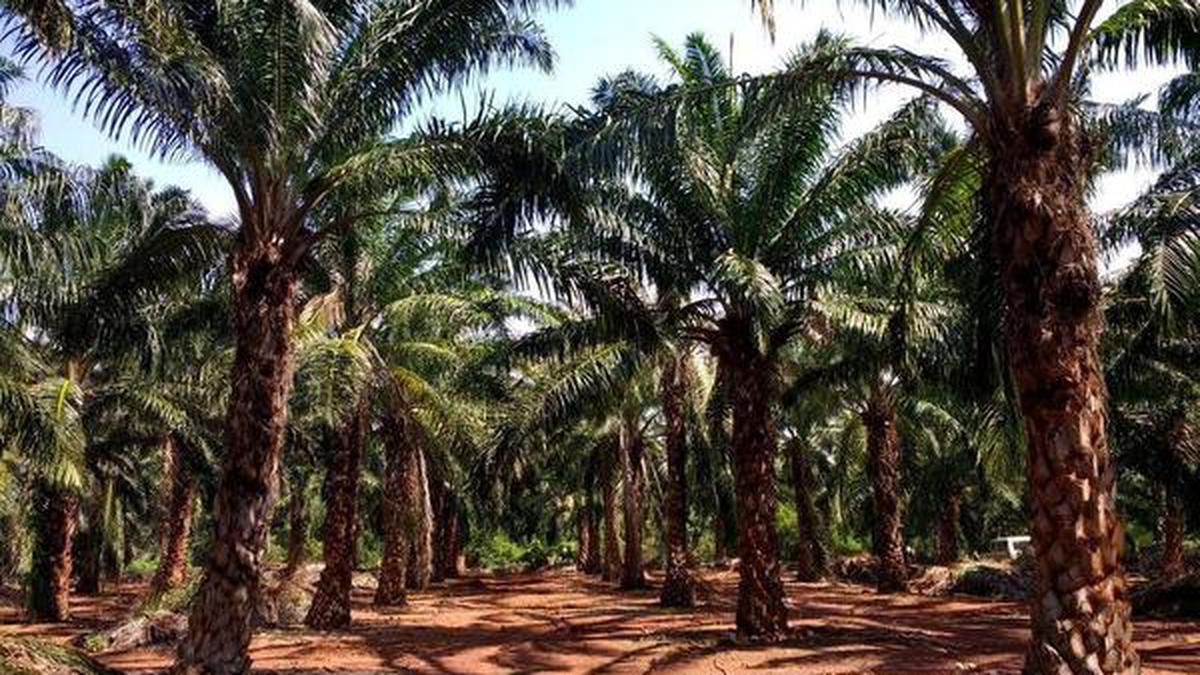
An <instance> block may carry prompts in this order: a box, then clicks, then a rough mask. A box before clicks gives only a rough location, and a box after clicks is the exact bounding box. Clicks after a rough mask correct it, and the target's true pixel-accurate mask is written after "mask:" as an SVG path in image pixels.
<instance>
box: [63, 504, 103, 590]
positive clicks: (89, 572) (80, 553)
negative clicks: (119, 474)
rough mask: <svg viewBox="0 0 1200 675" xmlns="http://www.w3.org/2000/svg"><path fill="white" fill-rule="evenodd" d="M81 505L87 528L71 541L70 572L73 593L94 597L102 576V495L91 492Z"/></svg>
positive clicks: (99, 586)
mask: <svg viewBox="0 0 1200 675" xmlns="http://www.w3.org/2000/svg"><path fill="white" fill-rule="evenodd" d="M83 504H84V505H83V506H81V507H80V508H81V509H83V510H84V512H85V518H84V519H85V520H86V521H88V527H87V528H86V529H83V531H81V532H78V533H77V534H76V536H75V538H74V540H73V541H72V545H71V548H72V550H71V558H72V561H71V562H72V571H73V572H74V574H75V592H76V593H78V594H80V595H96V594H97V593H99V592H100V588H101V583H100V581H101V578H102V577H103V576H104V537H103V535H102V534H101V532H100V524H99V523H100V517H101V516H100V510H101V508H102V506H101V504H103V493H102V492H99V491H98V490H97V491H93V493H92V494H91V495H89V496H88V497H87V499H86V500H84V502H83ZM77 529H78V528H77Z"/></svg>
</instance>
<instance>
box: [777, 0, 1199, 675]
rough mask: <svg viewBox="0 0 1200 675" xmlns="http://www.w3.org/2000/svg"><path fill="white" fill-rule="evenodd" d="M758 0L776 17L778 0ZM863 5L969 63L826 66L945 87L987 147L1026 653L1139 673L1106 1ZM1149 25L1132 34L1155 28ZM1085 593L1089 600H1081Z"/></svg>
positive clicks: (1054, 666) (988, 210)
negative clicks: (1028, 600) (1104, 312)
mask: <svg viewBox="0 0 1200 675" xmlns="http://www.w3.org/2000/svg"><path fill="white" fill-rule="evenodd" d="M754 4H756V5H758V6H759V7H760V8H761V9H762V11H763V15H764V17H767V18H769V17H771V15H772V11H771V10H772V5H773V4H774V3H773V2H772V0H755V3H754ZM861 4H863V5H866V6H869V7H871V8H872V9H876V10H880V11H882V12H884V13H885V14H887V15H890V16H895V17H897V18H900V19H903V20H909V21H912V22H913V23H915V24H917V25H918V26H920V27H921V28H923V29H927V30H931V31H937V32H940V33H943V34H945V35H946V36H948V37H949V38H950V39H951V40H952V41H953V42H954V44H955V45H956V46H957V48H958V50H959V51H960V52H961V54H962V56H963V57H964V59H965V61H966V63H967V64H969V69H970V71H969V72H970V75H969V76H966V77H964V76H960V75H957V74H956V73H955V72H954V70H953V68H952V67H951V66H950V65H948V64H946V63H945V62H943V61H940V60H938V59H934V58H928V57H925V56H921V55H916V54H913V53H911V52H908V51H904V50H899V49H892V50H874V49H855V50H849V51H847V52H844V53H842V54H840V55H838V56H836V57H835V58H832V59H831V60H830V62H829V66H830V71H831V72H836V73H839V74H854V75H858V76H861V77H863V78H864V79H866V80H868V81H876V82H878V81H884V82H895V83H900V84H904V85H908V86H912V87H915V88H917V89H919V90H920V91H923V92H925V93H926V94H928V95H931V96H935V97H937V98H938V100H940V101H942V102H944V103H946V104H947V105H949V106H951V107H952V108H954V109H955V110H956V111H958V112H959V113H960V114H961V115H962V116H963V118H964V119H965V120H966V122H967V124H968V125H969V126H970V127H971V129H972V131H973V133H974V134H975V135H976V136H977V138H978V139H979V142H980V143H981V144H982V145H983V147H984V148H985V149H986V151H987V156H988V158H989V159H988V166H987V169H986V172H985V180H984V183H983V190H982V196H983V209H984V214H985V215H984V218H985V220H986V221H987V223H988V233H989V235H990V241H991V242H992V244H991V246H992V249H993V251H994V255H995V259H996V261H997V262H998V264H999V272H1000V279H1001V285H1002V288H1003V291H1004V299H1005V304H1006V308H1007V320H1006V324H1005V330H1006V346H1007V356H1008V359H1009V366H1010V370H1011V372H1012V376H1013V380H1014V388H1015V390H1016V392H1017V396H1018V399H1019V401H1020V407H1021V414H1022V417H1023V420H1024V424H1025V432H1026V433H1025V435H1026V438H1027V439H1028V455H1029V465H1030V467H1031V471H1030V479H1031V487H1032V489H1031V493H1032V501H1033V508H1034V513H1033V539H1034V548H1035V550H1036V551H1037V555H1038V558H1037V559H1038V565H1037V574H1036V575H1035V587H1036V591H1035V593H1034V603H1033V607H1032V615H1031V619H1032V627H1033V637H1032V640H1031V645H1030V649H1029V651H1028V654H1027V657H1026V663H1027V666H1026V667H1027V669H1028V670H1029V671H1030V672H1036V673H1054V672H1060V671H1062V670H1063V669H1066V671H1067V672H1072V673H1084V672H1089V671H1094V670H1096V669H1097V668H1099V669H1100V671H1101V672H1104V673H1124V672H1134V671H1136V670H1137V668H1138V665H1137V663H1138V659H1137V655H1136V652H1135V651H1134V649H1133V646H1132V645H1133V642H1132V630H1131V623H1130V619H1129V602H1128V587H1127V584H1126V582H1125V576H1124V573H1123V571H1122V568H1121V564H1120V554H1119V552H1120V548H1121V537H1122V534H1121V532H1122V530H1121V527H1120V523H1119V519H1118V517H1117V513H1116V508H1115V505H1114V503H1113V497H1112V495H1113V482H1112V479H1113V475H1114V474H1113V472H1112V471H1111V470H1110V468H1111V466H1112V458H1111V453H1110V451H1109V447H1108V437H1107V431H1106V428H1105V417H1104V409H1105V393H1104V387H1103V374H1102V369H1101V367H1100V364H1099V361H1098V356H1097V348H1098V344H1099V338H1100V300H1101V285H1100V281H1099V276H1098V271H1097V246H1096V239H1095V235H1094V233H1093V232H1092V229H1091V223H1090V221H1089V218H1088V216H1087V210H1086V205H1085V201H1084V197H1085V191H1086V186H1087V177H1088V173H1089V157H1088V152H1087V147H1088V146H1087V139H1086V138H1085V134H1084V133H1083V130H1082V127H1081V124H1080V121H1079V118H1078V116H1077V115H1076V113H1075V109H1074V107H1073V103H1074V101H1073V96H1072V93H1073V91H1074V87H1073V85H1074V84H1075V82H1076V81H1077V79H1078V78H1079V77H1080V76H1081V73H1082V66H1083V64H1085V63H1086V61H1087V51H1088V48H1089V44H1090V43H1091V40H1092V38H1093V35H1094V33H1093V29H1094V24H1095V22H1096V19H1097V16H1098V14H1099V13H1100V10H1101V9H1102V6H1103V4H1104V3H1103V0H1083V2H1080V3H1074V5H1075V6H1074V9H1075V11H1074V12H1072V11H1071V10H1072V9H1073V6H1072V5H1073V3H1068V2H1065V1H1059V0H1035V1H1033V2H1026V0H1000V1H998V2H991V3H985V2H974V1H972V0H963V1H960V0H944V1H943V0H936V1H934V2H926V1H924V0H862V2H861ZM1133 4H1140V5H1143V6H1149V5H1157V4H1159V3H1153V2H1146V3H1133ZM1168 4H1172V5H1174V4H1185V3H1168ZM1146 26H1147V24H1142V25H1141V26H1139V27H1137V28H1136V29H1134V30H1132V31H1130V35H1136V36H1152V35H1153V34H1152V33H1151V32H1150V31H1149V30H1147V28H1146ZM1174 44H1175V46H1176V47H1177V45H1178V43H1177V41H1176V42H1175V43H1174ZM1160 46H1161V43H1160ZM1170 47H1171V44H1170V43H1168V44H1167V45H1166V46H1165V47H1163V48H1159V49H1157V50H1153V51H1151V56H1158V55H1163V54H1166V53H1169V52H1172V49H1171V48H1170ZM1130 54H1131V55H1132V54H1133V52H1132V51H1131V52H1130ZM1060 513H1061V515H1060ZM1082 596H1086V598H1087V602H1077V601H1075V600H1073V598H1075V597H1082ZM1097 618H1099V620H1097Z"/></svg>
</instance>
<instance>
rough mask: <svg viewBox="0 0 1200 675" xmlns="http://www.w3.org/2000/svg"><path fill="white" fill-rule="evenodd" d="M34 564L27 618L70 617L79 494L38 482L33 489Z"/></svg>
mask: <svg viewBox="0 0 1200 675" xmlns="http://www.w3.org/2000/svg"><path fill="white" fill-rule="evenodd" d="M33 513H34V518H35V521H34V524H33V531H34V532H33V535H34V544H33V568H32V569H31V570H30V575H29V576H30V580H29V618H30V621H31V622H34V623H58V622H62V621H67V620H68V619H70V618H71V539H72V538H73V537H74V536H75V527H76V524H77V522H78V520H79V498H78V497H76V496H75V495H73V494H70V493H68V492H64V491H61V490H57V489H54V488H52V487H50V486H48V485H44V484H41V483H39V484H38V485H37V486H36V487H35V488H34V490H33Z"/></svg>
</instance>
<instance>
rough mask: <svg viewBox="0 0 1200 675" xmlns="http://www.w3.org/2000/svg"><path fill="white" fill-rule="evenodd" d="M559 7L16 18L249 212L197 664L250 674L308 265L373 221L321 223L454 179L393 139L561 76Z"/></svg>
mask: <svg viewBox="0 0 1200 675" xmlns="http://www.w3.org/2000/svg"><path fill="white" fill-rule="evenodd" d="M559 4H565V3H563V2H558V1H556V0H545V1H542V0H435V1H432V2H411V1H409V0H389V1H386V2H365V1H359V2H334V3H324V2H323V3H319V4H313V3H295V2H272V3H266V4H263V3H249V2H248V3H227V2H215V1H208V2H200V3H179V2H169V3H156V4H154V5H131V4H128V3H118V2H95V3H86V4H82V5H80V4H76V3H73V2H67V1H66V0H51V1H50V2H32V3H31V2H25V1H21V0H18V1H14V2H6V3H5V9H6V12H7V14H8V15H9V17H10V23H11V25H12V28H13V30H14V38H15V40H16V43H17V45H18V46H17V50H18V51H19V52H20V53H22V54H23V55H24V56H25V57H26V58H29V59H41V60H43V61H44V62H45V63H46V64H47V65H48V68H47V69H46V77H47V79H48V80H49V81H50V82H51V83H53V84H55V85H58V86H61V87H63V88H65V89H72V90H74V91H76V92H78V93H79V94H80V95H81V96H82V98H83V100H85V101H87V104H86V106H85V110H86V111H88V112H89V113H90V114H91V115H92V116H93V117H95V118H96V119H97V120H99V121H101V122H102V123H103V124H104V126H105V128H106V129H107V130H108V131H109V132H111V133H112V134H114V135H123V136H127V137H129V138H132V139H134V140H136V141H140V142H143V143H146V144H147V145H149V146H150V147H151V148H153V149H154V151H156V152H158V153H160V154H163V155H181V154H190V155H192V156H196V157H199V158H201V159H202V160H204V161H205V162H207V163H208V164H210V165H211V166H213V167H214V168H216V169H217V170H218V171H219V172H220V173H221V175H222V176H223V177H224V178H225V179H226V181H227V182H228V184H229V187H230V189H231V190H232V192H233V194H234V197H235V199H236V203H237V215H238V219H239V225H240V227H239V231H238V237H237V245H236V247H235V248H234V251H233V253H232V256H231V263H230V265H229V267H230V273H231V278H232V281H233V303H232V304H233V317H234V320H233V324H234V332H235V336H236V343H237V350H236V354H235V359H234V365H233V371H232V372H233V378H232V388H233V393H232V395H231V396H230V400H229V412H228V417H227V422H226V445H227V449H226V454H225V466H224V469H223V476H222V480H221V488H220V489H219V491H218V497H217V500H216V503H215V512H216V519H215V523H216V525H215V536H214V537H213V549H212V551H211V555H210V556H209V559H208V562H207V565H206V570H205V577H204V581H203V582H202V584H201V588H200V591H199V593H198V595H197V599H196V601H195V603H194V604H193V610H192V614H191V621H190V623H189V625H188V639H187V640H185V641H184V642H183V643H182V645H181V647H180V651H179V662H180V664H181V665H182V666H190V667H196V668H199V669H201V670H204V671H210V672H222V673H226V672H245V671H247V670H248V669H249V657H248V653H247V648H248V646H249V642H250V633H251V614H252V611H251V609H252V606H253V598H254V596H255V593H256V588H257V584H258V580H259V567H260V562H261V560H260V559H261V551H262V549H263V544H264V542H265V537H266V524H267V522H266V521H267V516H268V514H269V513H270V511H271V507H272V503H273V501H274V499H273V498H274V493H275V481H276V474H277V471H278V464H279V455H280V451H281V449H282V445H283V436H284V429H285V428H286V425H287V400H288V395H289V392H290V390H291V386H292V378H293V365H292V347H291V333H292V328H293V323H294V319H295V314H296V311H297V291H298V281H299V277H300V275H299V270H298V265H299V264H300V261H301V260H302V259H303V258H304V257H305V254H306V253H307V252H308V251H309V249H310V248H311V247H312V246H313V244H314V243H315V242H317V241H318V240H320V239H321V238H323V237H324V236H326V235H328V234H329V233H332V232H336V231H340V230H344V229H348V228H351V227H353V226H354V225H355V224H356V223H357V222H358V221H360V220H362V219H363V218H366V217H369V216H371V215H372V213H370V212H366V211H363V212H359V211H355V212H351V213H347V214H343V215H342V217H341V218H340V219H339V220H337V221H333V222H326V221H321V220H318V216H319V215H320V214H319V211H320V207H321V205H322V204H323V203H324V202H326V201H327V200H333V201H339V203H348V202H346V201H345V200H337V197H338V195H339V194H341V193H345V192H354V191H356V190H357V191H362V190H363V189H364V185H366V184H368V183H374V184H385V185H386V189H387V190H388V191H390V190H392V189H393V187H394V184H395V183H396V182H399V181H403V180H404V179H405V178H406V177H411V176H413V175H417V174H428V173H430V172H440V171H448V170H450V169H451V167H453V166H459V165H460V164H461V162H455V161H452V159H451V158H452V157H455V156H458V155H460V154H461V153H459V152H456V150H457V149H458V148H457V147H455V148H448V147H447V144H444V143H439V142H437V141H430V142H412V141H387V140H383V138H384V136H385V135H386V134H387V133H389V132H390V131H391V130H392V129H394V128H395V127H396V126H397V124H398V123H399V122H401V120H402V119H403V118H404V117H405V116H407V115H408V114H409V113H411V112H412V110H413V109H414V108H415V107H416V106H417V105H418V104H419V103H420V102H421V101H422V100H424V99H425V98H426V97H427V96H428V95H429V94H430V92H433V91H436V90H439V89H442V88H444V87H446V86H447V85H451V84H454V83H457V82H460V81H462V79H463V78H464V77H466V76H467V75H469V74H471V73H473V72H478V71H480V70H484V69H486V68H488V67H489V66H491V65H493V64H496V63H506V62H532V63H534V64H536V65H539V66H541V67H543V68H548V67H549V66H550V63H551V59H552V55H551V52H550V50H549V48H548V46H547V44H546V43H545V41H544V40H543V38H542V35H541V33H540V31H539V29H538V27H537V26H536V25H535V24H533V23H531V22H530V21H528V20H527V19H525V18H523V13H524V12H525V11H528V10H532V9H534V8H536V7H540V6H551V5H559ZM451 145H453V144H451ZM460 159H461V157H460ZM364 179H367V180H364ZM361 196H364V197H366V196H368V195H366V194H363V195H361ZM372 201H373V200H370V199H364V201H363V203H371V202H372Z"/></svg>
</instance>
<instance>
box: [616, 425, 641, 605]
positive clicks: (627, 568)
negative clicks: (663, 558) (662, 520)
mask: <svg viewBox="0 0 1200 675" xmlns="http://www.w3.org/2000/svg"><path fill="white" fill-rule="evenodd" d="M621 446H622V452H621V463H622V466H621V468H622V470H623V472H624V474H625V478H624V480H623V481H622V483H623V485H622V489H621V492H622V495H623V497H624V499H623V507H624V516H625V558H624V561H623V564H622V566H621V588H623V589H626V590H632V589H638V588H645V587H646V577H645V575H644V574H643V573H642V525H643V522H644V521H645V518H646V514H645V512H644V511H643V510H642V460H643V455H644V454H645V451H646V446H645V444H644V442H643V440H642V437H641V434H639V433H638V430H637V429H635V428H633V429H626V430H625V432H624V433H622V434H621Z"/></svg>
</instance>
